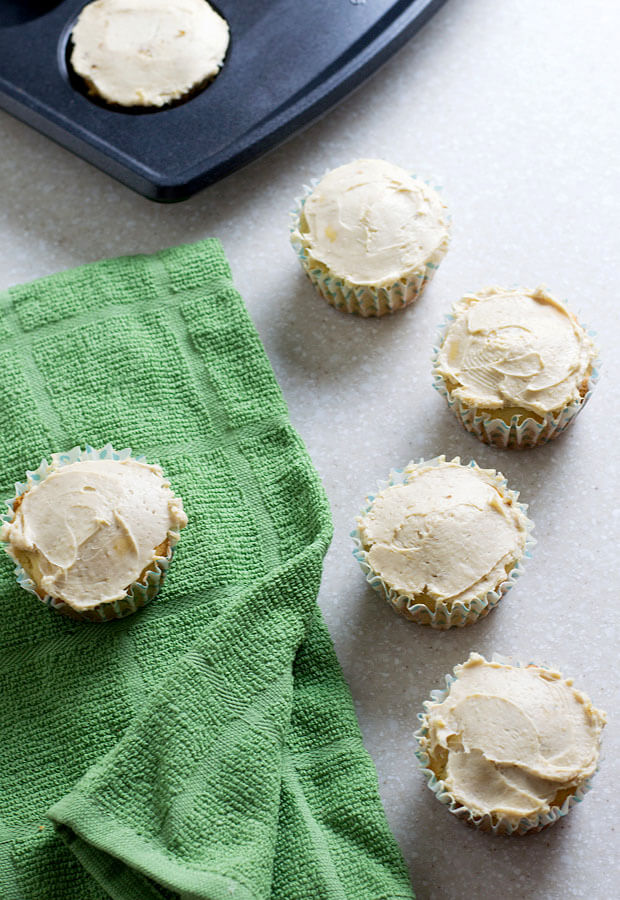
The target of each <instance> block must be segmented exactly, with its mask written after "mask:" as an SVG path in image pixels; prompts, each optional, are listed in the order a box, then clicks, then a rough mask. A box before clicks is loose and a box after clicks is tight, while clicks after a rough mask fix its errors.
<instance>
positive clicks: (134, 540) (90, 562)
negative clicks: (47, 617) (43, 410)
mask: <svg viewBox="0 0 620 900" xmlns="http://www.w3.org/2000/svg"><path fill="white" fill-rule="evenodd" d="M186 524H187V517H186V515H185V513H184V512H183V503H182V501H181V499H180V498H179V497H175V496H174V494H173V492H172V490H171V488H170V484H169V483H168V482H167V481H165V480H164V478H163V473H162V470H161V469H160V468H159V466H155V465H148V464H147V463H144V462H139V461H137V460H134V459H131V458H129V459H125V460H122V461H117V460H84V461H81V462H75V463H71V464H69V465H66V466H61V467H60V468H57V469H56V470H55V471H53V472H51V473H50V474H49V475H48V476H47V477H46V478H45V479H44V480H43V481H41V482H39V483H38V484H34V485H32V486H31V487H29V488H28V490H27V491H26V492H25V493H24V494H23V495H22V500H21V503H20V504H19V505H18V508H17V510H16V512H15V516H14V518H13V520H12V521H11V522H9V523H6V524H5V525H4V526H3V528H2V531H1V532H0V540H3V541H6V542H8V546H7V548H6V549H7V552H8V553H9V554H10V555H11V556H12V557H13V558H14V559H15V560H17V561H18V562H19V563H20V564H21V565H22V566H23V568H24V569H25V570H26V572H27V573H28V575H30V577H31V578H32V579H33V581H34V583H35V585H36V587H37V588H39V589H40V590H42V591H44V592H45V593H46V594H48V595H49V596H51V597H55V598H57V599H59V600H64V601H65V603H67V604H68V605H69V606H71V607H73V608H74V609H78V610H85V609H92V608H93V607H94V606H97V605H98V604H99V603H107V602H112V601H114V600H120V599H122V598H123V597H124V596H125V595H126V593H127V588H128V587H129V586H130V585H131V584H132V583H133V582H134V581H137V580H138V579H139V578H140V576H141V575H142V573H143V571H144V570H145V569H146V568H147V567H148V566H149V565H150V564H151V563H152V562H153V560H154V558H155V551H156V549H157V548H160V547H161V546H162V545H164V544H166V542H167V541H170V540H171V539H172V540H173V541H174V540H176V538H178V531H179V529H181V528H183V527H184V526H185V525H186ZM166 550H167V548H166ZM166 550H164V554H165V552H166Z"/></svg>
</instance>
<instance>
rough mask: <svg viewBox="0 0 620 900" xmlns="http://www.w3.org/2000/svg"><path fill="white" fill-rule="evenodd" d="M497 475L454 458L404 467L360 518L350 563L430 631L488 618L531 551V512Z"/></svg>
mask: <svg viewBox="0 0 620 900" xmlns="http://www.w3.org/2000/svg"><path fill="white" fill-rule="evenodd" d="M518 496H519V495H518V494H517V493H516V492H515V491H512V490H509V489H508V487H507V485H506V482H505V480H504V478H503V476H502V475H501V474H498V473H497V472H495V470H493V469H481V468H479V467H478V466H477V465H476V464H475V463H474V462H472V463H470V464H469V465H467V466H464V465H461V463H460V460H459V458H458V457H456V458H455V459H453V460H452V461H451V462H447V461H446V459H445V457H443V456H440V457H437V458H436V459H434V460H430V461H425V460H422V461H421V462H419V463H413V462H412V463H410V464H409V465H408V466H407V467H406V468H405V469H404V471H402V472H393V473H392V474H391V477H390V481H389V483H388V485H387V487H385V488H384V489H383V490H380V491H379V492H378V493H377V494H376V495H375V496H370V497H368V498H367V506H366V508H365V509H364V510H363V512H362V513H361V515H360V516H359V517H358V518H357V520H356V521H357V528H356V530H355V531H354V532H353V533H352V537H353V539H354V543H355V549H354V551H353V552H354V555H355V557H356V559H357V560H358V562H359V563H360V565H361V567H362V570H363V571H364V573H365V575H366V579H367V581H368V582H369V584H370V585H371V586H372V587H373V588H374V589H375V590H377V591H378V592H379V593H381V594H382V595H383V596H384V597H385V599H386V600H387V601H388V603H390V605H391V606H392V607H393V608H394V609H395V610H396V611H397V612H399V613H401V614H402V615H404V616H405V617H406V618H408V619H410V620H411V621H413V622H418V623H419V624H422V625H431V626H432V627H433V628H441V629H445V628H451V627H452V626H455V625H456V626H462V625H469V624H471V623H473V622H475V621H477V620H478V619H479V618H481V617H482V616H486V615H487V614H488V613H489V612H490V611H491V610H492V609H493V608H494V607H495V606H497V604H498V603H499V600H500V598H501V597H502V595H503V594H504V593H505V592H506V591H507V590H508V589H509V588H510V587H511V586H512V585H513V584H514V582H515V580H516V578H517V577H518V576H519V575H520V574H521V562H522V560H523V558H524V557H525V556H526V555H529V549H530V547H531V546H532V544H533V540H532V538H531V537H530V532H531V528H532V527H533V524H532V522H530V520H529V519H528V518H527V516H526V509H527V507H526V506H524V505H523V504H520V503H519V502H518Z"/></svg>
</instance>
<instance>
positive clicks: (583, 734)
mask: <svg viewBox="0 0 620 900" xmlns="http://www.w3.org/2000/svg"><path fill="white" fill-rule="evenodd" d="M455 675H456V680H455V681H453V682H452V684H451V685H450V687H449V690H448V694H447V696H446V697H445V699H444V700H442V701H440V702H439V701H436V702H428V703H426V704H425V706H426V714H425V719H426V724H427V727H428V738H427V746H426V748H425V749H426V753H427V754H428V756H429V758H430V760H431V767H433V768H434V769H435V770H436V774H437V775H438V777H440V778H441V780H442V781H443V782H444V785H445V788H446V790H447V791H448V792H449V793H451V794H452V795H453V796H454V798H455V799H456V800H457V802H458V803H460V804H463V805H464V806H465V807H467V809H469V810H471V811H472V812H473V813H474V814H475V815H478V816H483V815H485V814H491V815H494V816H495V817H497V818H500V819H502V820H504V821H508V822H511V823H513V824H517V823H518V821H519V820H520V819H521V818H524V817H525V818H530V819H531V818H533V817H535V816H538V815H545V814H546V813H548V812H549V810H550V808H551V806H552V805H555V801H556V799H558V800H559V802H560V803H561V802H562V801H563V796H564V792H568V793H573V792H574V790H575V789H576V788H578V787H579V786H581V785H583V784H584V782H585V781H586V780H587V779H588V778H589V777H590V776H591V775H593V774H594V771H595V770H596V766H597V761H598V756H599V744H600V738H601V731H602V729H603V727H604V725H605V714H604V713H602V712H600V711H599V710H597V709H595V708H594V707H593V706H592V703H591V702H590V700H589V699H588V697H586V696H585V694H582V693H580V692H579V691H577V690H575V688H574V687H573V682H572V681H571V680H570V679H564V678H562V676H561V675H560V674H559V673H558V672H554V671H550V670H547V669H543V668H540V667H538V666H527V667H526V668H521V667H518V666H511V665H506V664H503V663H499V662H487V660H486V659H485V658H484V657H483V656H480V655H479V654H478V653H472V654H471V656H470V657H469V659H468V660H467V661H466V662H465V663H463V664H462V665H460V666H457V667H456V669H455Z"/></svg>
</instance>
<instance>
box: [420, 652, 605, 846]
mask: <svg viewBox="0 0 620 900" xmlns="http://www.w3.org/2000/svg"><path fill="white" fill-rule="evenodd" d="M491 661H492V662H499V663H504V664H508V665H512V666H518V667H520V668H527V667H528V666H530V665H534V664H533V663H523V662H519V661H514V660H511V659H508V658H506V657H503V656H500V655H499V654H497V653H494V654H493V655H492V657H491ZM536 665H537V666H538V668H540V669H545V668H547V666H541V665H540V664H539V663H536ZM445 680H446V686H445V688H443V689H441V690H434V691H431V699H430V700H425V701H424V703H423V704H422V705H423V707H424V712H421V713H418V714H417V718H418V721H419V722H420V727H419V728H418V730H417V731H416V732H415V733H414V735H413V736H414V738H415V739H416V741H417V742H418V749H417V750H416V752H415V754H416V756H417V758H418V762H419V763H420V766H421V768H422V772H423V773H424V775H425V776H426V783H427V786H428V788H429V789H430V790H431V791H432V792H433V793H434V794H435V796H436V797H437V799H438V800H439V802H440V803H442V804H443V805H444V806H446V807H447V808H448V810H449V812H451V813H452V815H454V816H456V817H457V818H458V819H462V820H463V821H465V822H466V823H467V824H468V825H472V826H473V827H474V828H477V829H479V830H480V831H487V832H491V833H492V834H505V835H510V834H527V833H528V832H532V833H533V832H538V831H542V830H543V828H547V827H548V826H549V825H553V824H554V822H557V821H558V819H561V818H563V817H564V816H565V815H566V814H567V813H568V812H570V810H571V809H572V808H573V807H574V806H576V805H577V804H578V803H581V801H582V800H583V798H584V797H585V795H586V794H587V793H588V791H589V790H590V789H591V787H592V779H593V778H594V775H592V776H591V777H590V778H588V779H587V781H585V782H584V783H583V784H581V785H579V786H578V787H577V788H575V792H574V793H573V794H570V795H569V796H568V797H566V799H565V800H564V802H563V803H562V805H561V806H552V807H551V809H550V810H549V812H547V813H541V814H539V815H536V816H534V817H533V818H531V819H529V818H527V817H524V818H522V819H519V821H518V822H516V823H515V822H511V821H507V820H505V819H501V818H498V817H496V816H493V815H490V814H488V813H487V814H485V815H482V816H481V815H479V814H476V813H474V812H473V811H472V810H470V809H468V808H467V807H466V806H463V804H462V803H460V802H459V801H458V800H457V799H456V798H455V797H454V795H453V794H451V793H450V791H449V790H448V789H447V788H446V786H445V782H443V781H442V780H441V779H440V778H437V776H436V775H435V773H434V772H433V770H432V769H431V768H430V758H429V756H428V753H427V752H426V751H427V748H428V733H429V732H428V719H427V713H428V709H429V706H430V705H431V704H432V703H442V702H443V701H444V700H445V699H446V697H447V696H448V693H449V690H450V685H451V684H453V682H455V681H456V676H455V675H446V676H445ZM595 774H596V773H595Z"/></svg>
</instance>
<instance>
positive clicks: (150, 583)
mask: <svg viewBox="0 0 620 900" xmlns="http://www.w3.org/2000/svg"><path fill="white" fill-rule="evenodd" d="M131 456H132V454H131V449H129V448H126V449H124V450H115V449H114V448H113V447H112V445H111V444H106V446H105V447H103V448H102V449H101V450H95V449H94V448H93V447H90V446H88V444H87V445H86V448H85V449H82V448H81V447H74V448H73V449H72V450H69V451H67V452H66V453H53V454H52V462H51V463H48V462H47V460H46V459H44V460H43V461H42V462H41V464H40V466H39V467H38V468H37V469H35V470H34V471H32V472H31V471H27V472H26V481H25V482H17V483H16V484H15V496H14V497H13V498H12V499H11V500H7V501H6V505H7V506H8V508H9V512H7V513H2V514H0V522H2V523H4V522H7V523H10V522H12V521H13V518H14V516H15V509H14V507H15V501H16V500H18V499H19V497H21V496H22V494H24V493H25V492H26V491H27V490H29V489H30V488H31V487H33V486H34V485H36V484H39V483H40V482H41V481H44V480H45V479H46V478H47V476H48V475H49V474H51V472H52V471H55V470H57V469H58V468H61V467H62V466H68V465H70V464H71V463H75V462H82V461H84V460H98V459H114V460H125V459H128V458H129V457H131ZM132 458H133V459H135V460H137V461H138V462H146V459H145V457H144V456H134V457H132ZM177 542H178V536H177V535H176V534H175V532H169V534H168V542H167V543H168V547H169V550H168V553H167V554H166V555H165V556H155V557H154V558H153V561H152V566H153V568H152V569H149V571H148V572H147V573H146V575H145V576H144V578H143V580H142V581H135V582H134V583H133V584H132V585H130V586H129V588H128V589H127V593H126V595H125V596H124V597H122V598H121V599H120V600H113V601H110V602H105V603H100V604H99V605H98V606H95V607H93V608H91V609H86V610H77V609H74V608H73V607H71V606H69V605H68V604H67V603H65V602H64V601H63V600H59V599H58V598H56V597H51V596H49V595H47V594H46V595H45V596H44V597H41V596H40V594H39V593H38V592H37V590H36V586H35V583H34V581H33V580H32V578H31V577H30V576H29V575H28V573H27V572H26V570H25V569H24V568H23V567H22V566H21V565H20V564H19V563H16V565H15V577H16V579H17V583H18V584H19V585H20V587H22V588H23V589H24V590H25V591H28V592H29V593H30V594H33V595H34V596H35V597H36V598H37V600H40V601H41V602H43V603H44V604H45V605H46V606H48V607H49V608H50V609H55V610H57V611H58V612H60V613H63V614H64V615H67V616H70V617H71V618H73V619H80V620H85V621H90V622H106V621H108V620H110V619H122V618H124V617H125V616H128V615H131V613H134V612H136V610H138V609H140V608H141V607H142V606H146V604H147V603H149V602H150V601H151V600H153V598H154V597H156V596H157V594H158V593H159V590H160V588H161V585H162V583H163V580H164V578H165V576H166V572H167V571H168V567H169V565H170V561H171V560H172V557H173V554H174V547H175V545H176V543H177Z"/></svg>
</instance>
